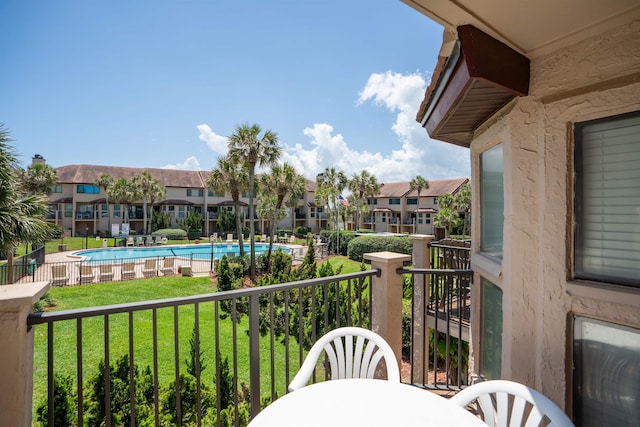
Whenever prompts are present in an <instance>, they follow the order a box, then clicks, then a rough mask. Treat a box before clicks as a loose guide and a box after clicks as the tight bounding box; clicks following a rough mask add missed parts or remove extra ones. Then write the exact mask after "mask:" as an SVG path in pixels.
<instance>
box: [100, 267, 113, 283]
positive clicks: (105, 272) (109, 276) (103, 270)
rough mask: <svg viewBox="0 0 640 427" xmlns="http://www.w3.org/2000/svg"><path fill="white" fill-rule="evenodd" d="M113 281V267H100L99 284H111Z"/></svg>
mask: <svg viewBox="0 0 640 427" xmlns="http://www.w3.org/2000/svg"><path fill="white" fill-rule="evenodd" d="M112 280H113V266H112V265H111V264H102V265H100V282H111V281H112Z"/></svg>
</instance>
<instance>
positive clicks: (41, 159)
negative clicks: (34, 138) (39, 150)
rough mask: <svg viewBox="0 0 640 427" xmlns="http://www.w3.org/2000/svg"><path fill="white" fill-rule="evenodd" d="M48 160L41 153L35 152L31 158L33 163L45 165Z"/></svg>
mask: <svg viewBox="0 0 640 427" xmlns="http://www.w3.org/2000/svg"><path fill="white" fill-rule="evenodd" d="M46 162H47V161H46V160H45V159H44V157H42V156H41V155H40V154H34V155H33V157H32V158H31V165H44V164H45V163H46Z"/></svg>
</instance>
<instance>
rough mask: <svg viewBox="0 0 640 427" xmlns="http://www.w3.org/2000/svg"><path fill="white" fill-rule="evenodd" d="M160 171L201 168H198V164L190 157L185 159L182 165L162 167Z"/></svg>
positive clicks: (195, 159)
mask: <svg viewBox="0 0 640 427" xmlns="http://www.w3.org/2000/svg"><path fill="white" fill-rule="evenodd" d="M162 169H177V170H183V171H199V170H202V168H201V167H200V162H199V161H198V159H197V158H196V157H195V156H191V157H189V158H187V159H186V160H185V161H184V162H182V163H174V164H170V165H166V166H163V167H162Z"/></svg>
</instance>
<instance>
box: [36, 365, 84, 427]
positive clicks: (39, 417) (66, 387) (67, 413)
mask: <svg viewBox="0 0 640 427" xmlns="http://www.w3.org/2000/svg"><path fill="white" fill-rule="evenodd" d="M53 389H54V391H53V425H55V426H70V425H74V424H75V407H76V396H75V395H74V393H73V380H72V379H71V377H70V376H69V375H61V374H58V373H55V374H54V375H53ZM48 417H49V406H48V400H47V399H45V400H44V401H43V402H42V403H41V404H40V405H38V408H37V409H36V421H37V422H38V423H39V424H40V425H41V426H47V425H48Z"/></svg>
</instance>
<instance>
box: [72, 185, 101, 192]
mask: <svg viewBox="0 0 640 427" xmlns="http://www.w3.org/2000/svg"><path fill="white" fill-rule="evenodd" d="M76 192H77V193H83V194H100V187H98V186H97V185H86V184H78V185H77V186H76Z"/></svg>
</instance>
